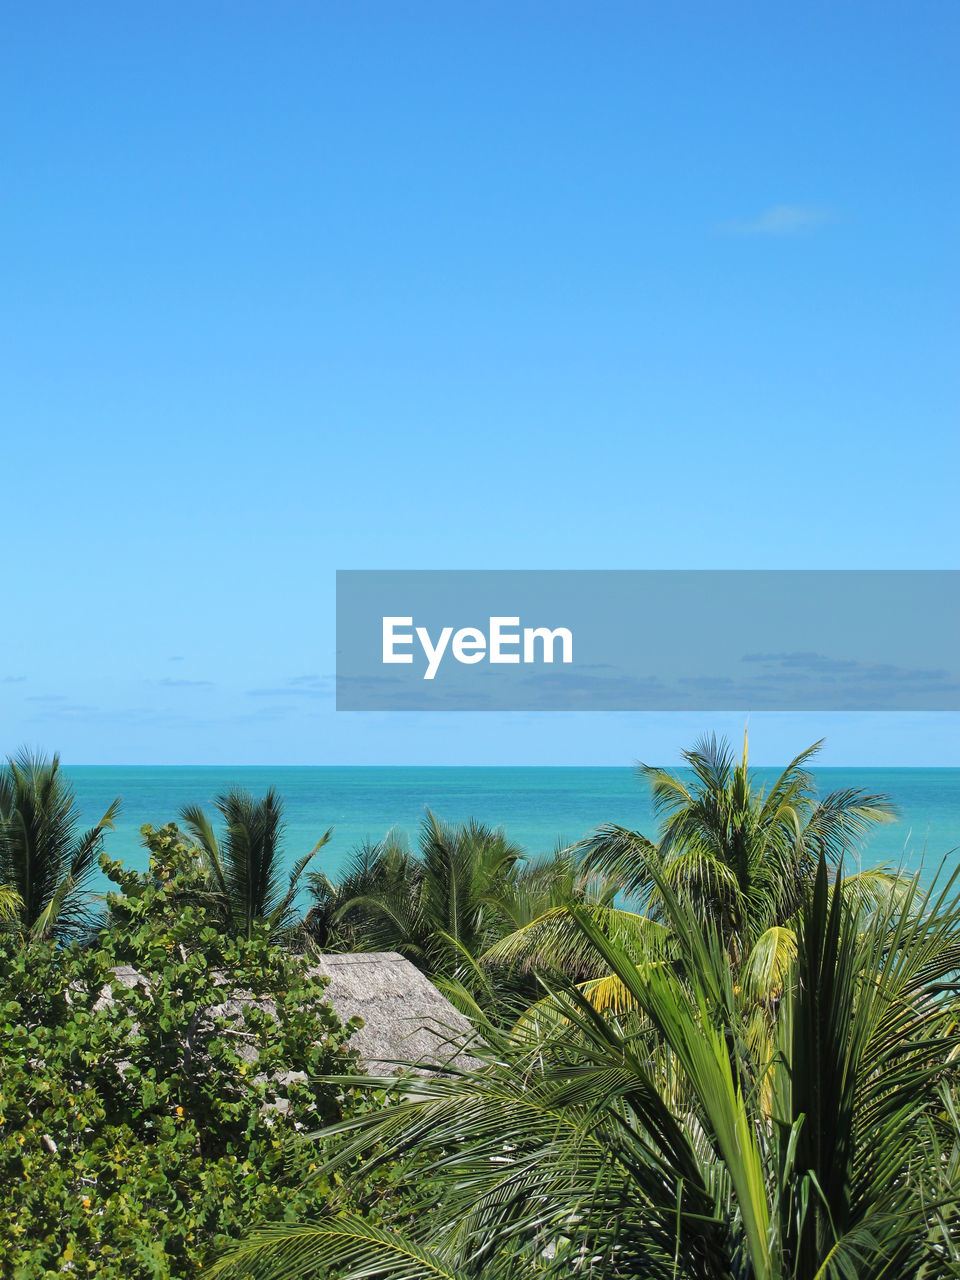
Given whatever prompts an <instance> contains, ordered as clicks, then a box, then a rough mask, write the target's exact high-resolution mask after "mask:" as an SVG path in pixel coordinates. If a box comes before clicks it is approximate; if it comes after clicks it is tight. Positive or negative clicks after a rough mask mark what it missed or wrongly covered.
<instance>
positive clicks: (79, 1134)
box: [0, 825, 355, 1280]
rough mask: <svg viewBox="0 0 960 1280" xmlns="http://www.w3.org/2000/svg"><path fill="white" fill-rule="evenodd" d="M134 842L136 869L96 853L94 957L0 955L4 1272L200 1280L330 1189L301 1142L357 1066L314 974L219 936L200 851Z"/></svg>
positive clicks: (173, 837) (175, 843) (11, 949)
mask: <svg viewBox="0 0 960 1280" xmlns="http://www.w3.org/2000/svg"><path fill="white" fill-rule="evenodd" d="M143 832H144V836H145V841H146V843H147V845H148V847H149V849H150V867H149V870H148V871H147V872H146V873H137V872H133V871H128V870H125V869H124V868H123V866H122V864H121V863H118V862H111V861H110V860H109V859H107V858H102V859H101V866H102V867H103V869H104V871H105V872H106V874H107V875H108V876H109V878H110V879H111V880H112V881H113V883H114V885H116V891H115V892H112V893H111V894H109V895H108V911H109V924H110V927H109V928H108V929H106V930H104V931H103V932H102V933H100V934H99V936H98V937H97V939H96V941H95V942H94V944H93V945H92V946H90V947H88V948H86V949H83V948H82V947H81V946H80V945H79V944H77V943H74V944H72V945H71V946H69V947H57V946H56V945H55V944H53V943H51V942H49V941H34V942H33V943H32V944H31V945H30V946H28V947H25V948H20V949H18V948H17V947H16V944H15V943H14V941H13V940H12V939H9V938H8V939H7V940H6V941H4V942H2V943H0V947H2V950H0V1259H2V1264H0V1265H2V1267H3V1274H4V1275H6V1276H11V1277H23V1278H24V1280H32V1278H33V1277H47V1276H58V1277H60V1276H63V1275H81V1276H83V1275H88V1276H96V1277H97V1278H98V1280H166V1278H167V1277H191V1276H194V1275H197V1274H199V1271H200V1268H201V1266H202V1263H203V1261H204V1259H205V1258H209V1257H210V1256H211V1254H212V1253H213V1252H214V1251H216V1250H217V1249H218V1248H220V1247H221V1246H222V1245H224V1244H225V1243H226V1242H227V1241H228V1240H230V1239H232V1238H234V1237H236V1236H237V1235H238V1234H239V1232H240V1228H241V1225H243V1224H249V1223H250V1222H251V1221H267V1222H271V1221H273V1222H280V1221H285V1220H291V1219H294V1218H296V1217H299V1216H300V1215H301V1214H303V1213H305V1212H309V1211H312V1210H314V1209H315V1208H316V1206H317V1204H318V1203H320V1202H322V1200H323V1198H324V1196H325V1194H326V1192H327V1190H328V1183H326V1182H325V1181H324V1180H323V1179H322V1178H321V1177H319V1175H318V1174H317V1173H316V1168H317V1158H318V1153H317V1150H316V1148H315V1147H311V1146H310V1144H303V1143H301V1142H300V1140H299V1134H301V1133H302V1132H304V1131H307V1130H313V1129H316V1128H318V1127H319V1126H321V1125H323V1124H329V1123H331V1122H333V1121H335V1120H337V1119H339V1118H342V1116H343V1115H344V1114H345V1107H346V1106H347V1105H348V1103H349V1099H348V1098H345V1097H344V1095H343V1092H342V1090H338V1089H337V1088H335V1087H334V1086H332V1085H330V1084H325V1083H319V1082H318V1081H317V1077H321V1076H324V1075H330V1074H344V1073H348V1072H349V1071H350V1070H352V1069H353V1066H354V1063H355V1055H354V1054H353V1052H352V1051H351V1050H348V1049H347V1048H346V1047H345V1041H346V1039H347V1037H348V1035H349V1028H343V1027H342V1026H341V1025H340V1023H339V1020H338V1019H337V1017H336V1015H335V1013H334V1012H333V1010H332V1009H331V1008H330V1006H329V1005H327V1004H325V1003H324V986H325V980H323V979H320V978H316V977H307V976H305V974H304V971H303V964H302V961H300V960H298V958H297V957H295V956H292V955H290V953H289V952H286V951H284V950H282V949H281V948H279V947H277V946H275V945H273V944H271V943H270V941H269V940H268V938H267V937H266V933H265V932H263V931H260V932H258V931H254V933H253V936H252V937H251V938H249V939H246V938H236V937H229V936H226V935H225V934H224V933H223V932H222V931H221V930H217V929H215V928H213V927H212V925H211V917H210V916H209V914H208V912H209V910H210V908H209V907H208V906H207V905H205V902H204V894H203V889H204V884H203V877H202V873H201V871H200V869H199V866H198V863H197V860H196V856H195V851H194V850H192V849H191V848H190V847H188V846H187V845H186V844H185V843H184V841H183V838H182V836H181V835H180V833H179V831H178V830H177V828H176V827H175V826H173V825H171V826H167V827H164V828H162V829H161V830H159V831H154V830H153V829H152V828H150V827H144V828H143ZM123 966H129V968H128V969H123V968H122V967H123ZM118 969H121V972H120V973H119V974H118V973H117V970H118ZM236 994H239V995H240V996H241V999H239V1000H238V999H234V1000H232V1001H231V1000H230V997H231V996H232V995H236ZM228 1001H229V1003H226V1004H225V1002H228ZM251 1002H255V1003H251Z"/></svg>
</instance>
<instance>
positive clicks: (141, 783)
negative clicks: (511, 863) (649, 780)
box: [66, 766, 960, 872]
mask: <svg viewBox="0 0 960 1280" xmlns="http://www.w3.org/2000/svg"><path fill="white" fill-rule="evenodd" d="M66 772H67V773H68V775H69V776H70V778H71V780H72V782H73V784H74V787H75V789H76V792H77V796H78V799H79V801H80V804H81V806H82V809H83V815H84V819H85V821H87V822H92V821H95V820H96V819H97V818H98V817H99V816H100V815H101V814H102V813H103V811H104V810H105V809H106V807H107V805H108V804H109V803H110V801H111V800H113V798H114V797H115V796H118V795H119V796H121V797H122V799H123V810H122V813H121V816H120V820H119V822H118V824H117V829H116V831H115V832H113V833H112V834H111V835H109V836H108V838H107V852H108V853H109V854H110V855H111V856H112V857H115V858H122V859H123V860H124V862H125V863H126V864H127V865H128V866H134V867H142V866H145V865H146V855H145V851H144V850H143V849H142V848H141V846H140V826H141V824H142V823H144V822H152V823H153V824H154V825H155V826H159V825H161V824H162V823H164V822H167V821H170V820H173V819H175V818H176V816H177V811H178V809H179V808H180V806H181V805H183V804H187V803H192V804H202V805H210V803H211V801H212V799H213V797H214V796H215V795H216V794H217V793H218V792H219V791H222V790H225V789H226V788H228V787H230V786H236V785H239V786H243V787H247V788H248V789H249V790H251V791H253V792H254V793H255V794H261V793H262V792H263V791H264V790H266V788H267V787H268V786H271V785H273V786H275V787H276V788H277V790H278V791H279V792H280V793H281V795H282V796H283V798H284V801H285V810H286V817H287V831H286V841H285V849H286V855H287V858H288V860H289V861H292V860H293V859H294V858H296V857H299V856H300V855H301V854H302V853H304V852H305V851H306V850H307V849H309V848H310V847H311V845H312V844H314V843H316V841H317V839H318V838H319V836H320V835H321V834H322V833H323V832H324V831H325V830H326V828H327V827H330V826H332V827H333V828H334V834H333V839H332V840H331V842H330V844H328V845H327V846H326V848H324V849H323V850H322V851H321V853H320V854H319V855H318V857H317V859H316V860H315V863H314V865H315V866H316V868H317V869H318V870H319V869H321V868H322V869H324V870H327V871H336V870H337V868H338V867H339V866H341V865H342V863H343V862H344V860H345V859H346V857H347V856H348V855H349V853H350V850H351V849H352V848H353V847H354V846H355V845H356V844H357V843H359V842H360V841H361V840H363V839H366V838H371V839H376V838H378V837H380V836H382V835H383V834H384V833H385V832H386V831H387V830H389V829H390V828H391V827H399V828H401V829H402V830H403V831H405V832H406V833H407V834H408V835H409V836H411V837H415V835H416V830H417V825H418V823H419V822H420V820H421V819H422V817H423V815H424V813H425V811H426V809H427V808H428V807H429V808H431V809H433V810H434V812H435V813H437V814H438V815H439V816H440V817H442V818H446V819H448V820H450V821H461V820H464V819H466V818H470V817H474V818H478V819H480V820H482V821H484V822H488V823H490V824H491V825H494V826H503V827H504V828H505V830H506V832H507V834H508V835H509V836H510V837H511V838H512V839H514V840H516V841H517V842H519V843H520V844H521V845H523V846H524V847H525V848H526V849H527V850H528V851H529V852H530V853H532V854H537V853H546V852H549V851H550V850H551V849H552V848H553V847H554V845H555V844H556V842H557V841H558V840H561V839H562V840H563V841H564V842H569V841H571V840H574V839H576V838H577V837H579V836H582V835H583V834H584V833H585V832H586V831H589V830H590V829H591V828H592V827H595V826H597V825H598V824H599V823H602V822H616V823H620V824H623V825H626V826H632V827H635V828H637V829H639V830H642V831H644V832H645V833H646V834H648V835H653V834H654V831H655V824H654V822H653V817H652V814H651V810H650V802H649V795H648V792H647V789H646V787H645V785H644V784H643V783H642V781H640V780H638V778H637V776H636V775H635V773H634V772H633V770H632V769H601V768H596V769H584V768H460V767H449V768H420V767H417V768H405V767H398V768H376V767H342V768H341V767H307V768H301V767H289V768H273V767H271V768H266V767H264V768H259V767H253V768H250V767H246V768H229V767H219V766H217V767H207V768H194V767H186V766H183V767H181V766H168V767H162V768H158V767H121V766H117V767H112V766H107V767H102V766H83V767H79V766H77V767H72V768H69V769H67V770H66ZM756 772H757V775H758V777H760V778H763V779H772V778H774V777H775V776H776V773H777V771H776V770H773V769H769V770H767V769H758V770H757V771H756ZM817 785H818V788H819V790H820V792H821V793H822V794H825V793H827V792H829V791H833V790H838V789H841V788H846V787H865V788H867V789H868V790H869V791H871V792H886V793H887V794H889V795H890V796H892V798H893V799H894V801H895V802H896V804H897V805H898V807H899V810H900V813H901V820H900V821H899V822H898V823H896V824H893V825H890V826H887V827H883V828H880V829H878V830H877V831H876V833H875V834H874V836H873V838H872V839H871V841H870V843H869V845H868V846H867V849H866V850H865V853H864V856H863V861H864V863H865V864H866V865H873V864H876V863H879V862H892V863H900V862H903V863H904V865H906V866H908V867H910V868H917V867H919V866H920V864H921V861H922V862H923V866H924V869H925V871H928V872H932V871H933V869H935V867H936V866H938V865H939V863H940V861H941V860H942V859H943V858H944V857H945V856H947V855H950V856H949V863H950V865H951V866H953V865H954V863H955V861H956V859H957V858H958V857H960V769H822V770H819V771H818V773H817ZM952 851H958V852H952Z"/></svg>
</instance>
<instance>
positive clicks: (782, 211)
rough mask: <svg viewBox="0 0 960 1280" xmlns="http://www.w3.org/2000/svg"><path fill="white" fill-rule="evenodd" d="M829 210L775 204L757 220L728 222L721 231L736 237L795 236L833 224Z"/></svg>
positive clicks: (746, 219) (758, 216)
mask: <svg viewBox="0 0 960 1280" xmlns="http://www.w3.org/2000/svg"><path fill="white" fill-rule="evenodd" d="M832 221H833V217H832V215H831V213H830V211H829V210H828V209H820V208H817V207H816V206H815V205H807V204H775V205H773V206H772V208H770V209H765V210H764V211H763V213H760V214H758V215H757V216H756V217H755V218H741V219H737V220H736V221H734V222H726V223H724V224H723V226H722V228H721V230H723V231H726V232H727V233H728V234H729V235H735V236H795V235H800V234H802V233H803V232H806V231H816V230H817V229H818V228H819V227H822V226H824V225H825V224H826V223H828V222H832Z"/></svg>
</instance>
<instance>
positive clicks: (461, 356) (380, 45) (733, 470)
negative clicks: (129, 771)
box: [0, 0, 960, 764]
mask: <svg viewBox="0 0 960 1280" xmlns="http://www.w3.org/2000/svg"><path fill="white" fill-rule="evenodd" d="M958 37H960V8H958V7H957V5H956V3H954V0H942V2H938V3H923V2H915V3H910V4H906V3H897V4H890V3H882V2H878V3H875V4H870V5H864V4H852V3H840V4H838V3H834V2H831V3H810V2H805V3H802V4H801V3H792V4H780V5H770V4H769V3H748V2H742V3H737V4H734V5H727V4H723V5H721V4H716V3H712V2H711V3H706V2H697V3H686V4H677V5H662V4H656V5H655V4H653V3H640V2H639V0H632V2H631V3H605V4H603V5H596V4H588V3H585V2H583V3H576V4H574V3H562V2H561V3H557V2H556V0H551V2H550V3H536V4H534V3H516V2H511V3H509V4H506V3H503V4H501V3H490V2H489V0H484V2H483V3H479V2H476V3H475V2H473V0H464V2H463V3H455V4H451V3H443V4H440V3H437V4H425V3H418V4H414V3H404V2H403V0H389V2H388V0H378V3H362V2H361V3H357V2H356V0H351V3H320V2H319V0H316V2H312V3H311V2H308V0H298V2H297V3H290V2H285V0H270V3H266V0H263V2H262V3H258V4H251V3H242V2H241V0H230V2H229V3H214V2H213V0H206V2H205V3H203V4H196V3H186V2H181V3H165V4H130V3H128V2H126V0H124V2H120V0H117V2H116V3H110V4H104V3H96V2H95V0H85V3H83V4H77V3H76V2H75V0H69V2H66V3H45V2H44V0H37V2H36V3H31V4H22V5H20V4H14V3H7V4H6V5H5V6H4V10H3V17H2V38H0V100H2V105H3V128H2V142H0V149H2V167H3V174H2V205H0V209H2V214H0V216H2V220H3V225H2V237H0V253H2V259H3V260H2V281H3V286H2V321H0V324H2V332H0V412H2V420H3V441H4V443H3V452H2V461H3V497H2V507H0V509H2V517H0V518H2V521H3V525H4V547H5V551H6V556H5V566H4V574H3V587H2V597H0V598H2V606H3V607H2V614H0V617H2V622H0V715H2V725H3V733H2V738H3V741H2V743H0V748H2V749H4V750H8V749H12V748H13V747H15V746H17V745H18V744H19V743H20V742H22V741H28V742H31V743H34V744H38V745H42V746H44V747H46V748H47V749H53V748H60V749H61V750H62V751H63V754H64V756H65V758H66V759H68V760H69V761H72V762H75V763H84V762H88V763H100V762H115V763H140V762H145V763H149V762H171V763H177V762H180V763H204V762H222V763H244V762H248V763H253V762H259V763H274V762H276V763H282V762H288V763H363V762H379V763H395V762H396V763H400V762H407V763H418V762H434V763H532V762H543V763H587V764H589V763H600V764H616V763H629V762H630V761H631V760H632V759H633V758H634V757H636V756H643V757H644V758H646V759H657V758H660V759H664V760H666V759H671V758H674V755H675V751H676V748H677V747H678V746H681V745H683V744H684V743H686V742H688V741H689V740H690V738H691V737H692V736H693V735H694V734H695V733H696V732H697V731H698V730H700V729H701V728H709V727H711V726H713V725H717V726H718V727H720V728H728V729H731V730H733V731H736V730H737V729H738V727H739V726H740V724H741V723H742V716H730V717H717V716H712V717H709V718H708V719H709V723H705V722H704V718H701V719H698V718H697V717H689V716H670V717H668V716H659V717H654V716H647V717H643V716H638V715H623V716H618V715H594V716H590V715H566V716H564V715H556V716H552V717H551V716H533V715H529V716H519V715H514V716H493V715H475V716H469V715H462V716H452V715H434V716H413V715H409V716H407V715H393V716H375V715H359V714H354V715H348V714H341V715H339V716H338V715H336V714H335V713H334V711H333V707H332V696H331V693H330V689H329V680H328V679H327V677H329V674H330V672H331V671H332V669H333V586H334V570H335V569H336V568H369V567H380V568H514V567H516V568H541V567H542V568H585V567H591V568H592V567H597V568H660V567H663V568H677V567H686V568H727V567H731V568H754V567H755V568H800V567H810V568H846V567H852V568H955V567H958V564H957V561H958V557H957V551H958V533H957V517H956V502H957V474H958V461H960V458H958V452H960V446H958V440H960V433H958V431H957V417H958V415H957V409H958V390H960V388H958V379H957V373H956V369H957V360H956V356H957V336H958V335H957V328H958V325H957V319H958V304H957V297H958V283H960V280H958V270H957V268H958V238H957V227H958V226H960V207H958V206H960V199H958V185H960V179H958V174H960V167H958V164H957V124H958V99H960V92H958V88H957V86H958V83H960V76H958V70H960V40H958ZM878 625H882V619H880V620H878ZM916 625H917V626H919V627H922V626H923V625H924V620H923V619H922V618H918V619H916ZM265 691H266V692H265ZM271 691H275V692H271ZM752 726H753V741H754V743H755V749H756V752H757V755H758V759H769V760H772V761H776V760H777V759H779V758H781V756H782V755H783V754H784V753H785V752H786V751H788V750H790V749H791V748H793V747H797V748H799V747H801V746H803V745H805V744H806V742H807V741H808V740H809V739H810V738H812V737H815V736H819V734H820V733H821V732H826V733H827V734H828V736H829V738H830V747H831V750H830V752H829V754H828V756H827V761H828V762H833V763H848V764H869V763H887V764H901V763H903V764H909V763H917V764H928V763H944V764H960V731H958V719H957V717H953V716H913V717H904V716H886V717H878V716H874V717H864V716H860V717H853V716H820V717H813V718H812V717H809V716H807V717H805V716H800V715H797V716H793V717H790V716H760V717H755V718H754V720H753V721H752Z"/></svg>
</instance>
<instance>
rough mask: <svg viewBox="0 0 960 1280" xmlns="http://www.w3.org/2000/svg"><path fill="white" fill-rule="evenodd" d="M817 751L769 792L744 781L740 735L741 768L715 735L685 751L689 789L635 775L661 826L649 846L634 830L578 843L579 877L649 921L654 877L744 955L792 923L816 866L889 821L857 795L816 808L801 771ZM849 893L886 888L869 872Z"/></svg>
mask: <svg viewBox="0 0 960 1280" xmlns="http://www.w3.org/2000/svg"><path fill="white" fill-rule="evenodd" d="M822 745H823V743H822V740H821V741H819V742H815V743H814V744H813V746H811V747H808V748H807V749H806V750H805V751H802V752H801V753H800V754H799V755H798V756H797V757H796V758H795V759H793V760H792V761H791V762H790V764H789V765H787V767H786V769H785V770H784V771H783V773H781V774H780V776H779V777H778V778H777V779H776V781H775V782H774V783H773V785H772V786H771V787H770V789H769V791H765V790H764V788H762V787H759V788H758V786H757V785H756V779H755V778H754V777H753V776H751V774H750V771H749V768H748V760H747V734H746V732H745V733H744V735H743V754H742V756H741V758H740V760H739V761H737V760H736V759H735V757H734V754H733V751H732V750H731V748H730V746H729V744H728V743H727V742H726V741H725V740H723V739H719V740H718V739H717V737H716V735H711V736H710V737H709V738H701V739H700V740H699V741H698V742H697V743H696V744H695V745H694V747H693V749H692V750H690V751H684V752H683V759H684V760H685V761H686V764H687V765H688V767H689V769H690V770H691V771H692V773H693V778H692V779H687V778H684V777H682V776H681V775H679V774H676V773H671V772H670V771H669V770H667V769H660V768H654V767H652V766H650V765H640V766H639V773H640V776H641V777H642V778H644V779H645V780H646V782H647V783H648V784H649V786H650V790H651V795H652V800H653V809H654V813H655V814H656V816H657V817H658V818H659V819H660V834H659V838H658V839H657V841H656V843H654V842H652V841H651V840H649V839H647V837H645V836H644V835H642V834H641V833H640V832H637V831H629V830H627V829H625V828H623V827H617V826H605V827H600V828H599V829H598V830H597V831H596V832H594V833H593V834H592V835H591V836H589V837H588V838H587V839H586V840H585V841H584V843H583V849H584V853H585V856H586V862H587V866H588V867H590V868H591V869H593V870H596V871H604V872H607V873H608V874H610V875H613V876H615V877H616V879H617V880H618V881H619V883H620V885H621V887H622V889H623V891H624V892H625V893H627V894H628V895H629V896H630V897H631V898H632V899H633V900H635V901H637V902H641V903H643V905H644V907H645V908H646V910H647V911H648V912H652V913H653V914H657V913H658V911H659V889H658V886H657V879H658V878H662V879H663V880H664V881H665V882H666V883H667V884H668V885H670V886H671V887H672V888H673V889H674V890H676V891H677V892H679V893H682V894H683V895H684V897H686V898H687V899H688V900H689V901H690V902H691V904H692V905H693V906H694V909H695V910H696V911H697V912H698V914H700V915H701V916H702V917H703V918H709V919H712V920H714V921H716V922H717V924H718V926H719V928H720V931H721V934H722V935H723V936H724V937H725V938H726V939H727V940H728V942H729V944H730V945H732V946H734V947H736V948H739V949H740V950H741V951H742V952H744V953H746V952H748V951H749V950H750V948H751V947H752V945H753V943H754V942H755V941H756V940H757V938H758V937H759V936H760V935H761V934H762V933H763V932H764V931H765V930H767V929H769V928H771V927H776V926H778V925H784V924H786V923H787V922H788V921H789V920H791V919H792V918H793V916H794V915H795V914H796V912H797V910H798V908H799V906H800V903H801V901H802V898H803V895H804V893H805V891H806V890H807V889H808V887H809V885H810V883H811V881H812V878H813V876H814V874H815V872H816V868H817V865H818V861H819V859H820V857H821V856H823V857H824V858H825V859H826V860H827V861H828V863H829V864H830V865H832V866H833V867H837V866H838V865H839V864H840V862H841V861H842V860H843V859H844V858H849V857H850V856H851V855H852V854H855V853H856V852H857V851H858V850H859V848H860V846H861V844H862V842H863V840H864V839H865V838H866V836H867V835H868V834H869V832H870V830H871V828H872V827H873V826H874V825H876V824H877V823H885V822H891V821H893V820H894V819H895V817H896V811H895V809H894V806H893V804H892V803H891V801H890V799H889V797H888V796H885V795H870V794H868V793H866V792H865V791H862V790H859V789H852V788H851V789H848V790H845V791H834V792H831V793H830V794H829V795H828V796H826V797H825V798H824V799H823V800H820V801H818V800H817V798H816V794H815V784H814V779H813V777H812V775H811V774H810V773H809V772H808V771H807V768H806V765H807V764H808V763H809V762H810V761H811V760H812V759H813V757H814V756H816V755H817V753H818V752H819V751H820V748H821V747H822ZM654 869H656V875H655V874H654ZM854 883H855V884H856V886H857V889H858V891H859V892H862V893H864V894H866V895H867V896H868V897H872V898H874V899H875V898H876V896H877V893H879V894H880V895H881V896H883V895H884V894H885V893H886V891H887V890H888V889H889V886H890V883H891V877H890V876H888V875H887V874H885V873H883V872H870V873H867V874H866V875H865V876H861V877H860V878H859V879H858V880H857V881H855V882H854Z"/></svg>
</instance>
